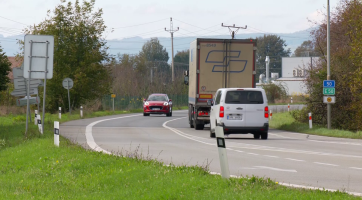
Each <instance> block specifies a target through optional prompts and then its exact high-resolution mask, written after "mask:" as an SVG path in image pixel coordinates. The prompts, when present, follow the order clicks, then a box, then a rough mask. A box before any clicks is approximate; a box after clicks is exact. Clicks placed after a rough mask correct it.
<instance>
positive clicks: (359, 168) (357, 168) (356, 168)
mask: <svg viewBox="0 0 362 200" xmlns="http://www.w3.org/2000/svg"><path fill="white" fill-rule="evenodd" d="M350 169H358V170H362V168H358V167H350Z"/></svg>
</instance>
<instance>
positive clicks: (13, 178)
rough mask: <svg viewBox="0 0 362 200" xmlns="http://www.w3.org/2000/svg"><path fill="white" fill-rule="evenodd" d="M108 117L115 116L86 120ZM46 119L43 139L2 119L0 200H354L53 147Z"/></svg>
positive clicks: (130, 156) (18, 122) (131, 156)
mask: <svg viewBox="0 0 362 200" xmlns="http://www.w3.org/2000/svg"><path fill="white" fill-rule="evenodd" d="M121 113H124V112H121ZM110 114H117V113H113V112H96V113H89V114H85V117H96V116H103V115H110ZM118 114H119V113H118ZM46 117H47V118H46V119H47V120H46V123H45V132H44V134H43V135H40V134H39V133H38V130H37V127H36V126H35V125H33V124H31V125H30V126H29V132H28V135H27V136H24V130H25V124H24V122H23V120H22V119H20V118H21V117H17V116H8V117H0V121H1V125H0V138H8V139H7V140H5V143H6V145H5V146H2V147H0V186H1V187H0V197H1V199H358V198H357V197H354V196H351V195H348V194H346V193H343V192H327V191H316V190H305V189H294V188H288V187H284V186H280V185H278V184H277V183H275V182H274V181H273V180H270V179H268V178H258V177H244V178H230V179H229V180H225V179H222V178H221V177H220V176H218V175H210V174H209V173H208V171H207V166H194V167H186V166H180V167H176V166H173V165H172V164H171V166H165V165H164V164H163V163H160V162H158V161H156V160H154V159H152V158H150V157H148V156H147V155H139V154H137V152H133V153H127V154H123V155H122V156H114V155H106V154H102V153H98V152H93V151H89V150H86V149H83V148H82V147H80V146H77V145H75V144H72V143H71V142H70V141H69V140H67V139H65V138H62V137H61V138H60V147H55V146H54V140H53V122H52V120H55V119H56V120H58V119H57V114H55V115H50V114H49V115H46ZM74 119H79V115H76V114H73V115H71V116H69V115H64V114H63V115H62V120H60V121H61V122H64V121H68V120H74ZM5 126H7V131H6V132H4V131H3V130H4V129H3V128H4V127H5ZM4 135H6V137H4ZM15 135H18V136H17V137H15ZM8 143H10V144H11V145H9V144H8Z"/></svg>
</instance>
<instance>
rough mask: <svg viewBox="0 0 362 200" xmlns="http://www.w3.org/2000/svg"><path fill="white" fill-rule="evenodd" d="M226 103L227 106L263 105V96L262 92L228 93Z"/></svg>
mask: <svg viewBox="0 0 362 200" xmlns="http://www.w3.org/2000/svg"><path fill="white" fill-rule="evenodd" d="M225 103H227V104H263V103H264V100H263V95H262V93H261V92H260V91H228V92H227V93H226V98H225Z"/></svg>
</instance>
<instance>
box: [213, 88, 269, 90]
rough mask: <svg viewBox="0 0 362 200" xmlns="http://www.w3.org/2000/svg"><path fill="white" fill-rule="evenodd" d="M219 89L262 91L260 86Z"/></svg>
mask: <svg viewBox="0 0 362 200" xmlns="http://www.w3.org/2000/svg"><path fill="white" fill-rule="evenodd" d="M220 90H225V91H231V90H249V91H264V89H262V88H220Z"/></svg>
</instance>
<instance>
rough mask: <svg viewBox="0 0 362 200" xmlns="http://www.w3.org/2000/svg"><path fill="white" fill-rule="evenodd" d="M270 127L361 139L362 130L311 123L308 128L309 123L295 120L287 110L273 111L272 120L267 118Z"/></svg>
mask: <svg viewBox="0 0 362 200" xmlns="http://www.w3.org/2000/svg"><path fill="white" fill-rule="evenodd" d="M269 125H270V128H274V129H280V130H286V131H293V132H299V133H306V134H310V135H321V136H329V137H340V138H352V139H362V132H361V131H359V132H351V131H345V130H338V129H327V128H325V127H322V126H318V125H315V124H314V125H313V128H312V129H310V128H309V124H305V123H300V122H297V121H296V120H295V119H294V118H293V117H292V116H291V115H290V114H289V113H288V112H285V113H273V118H272V120H269Z"/></svg>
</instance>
